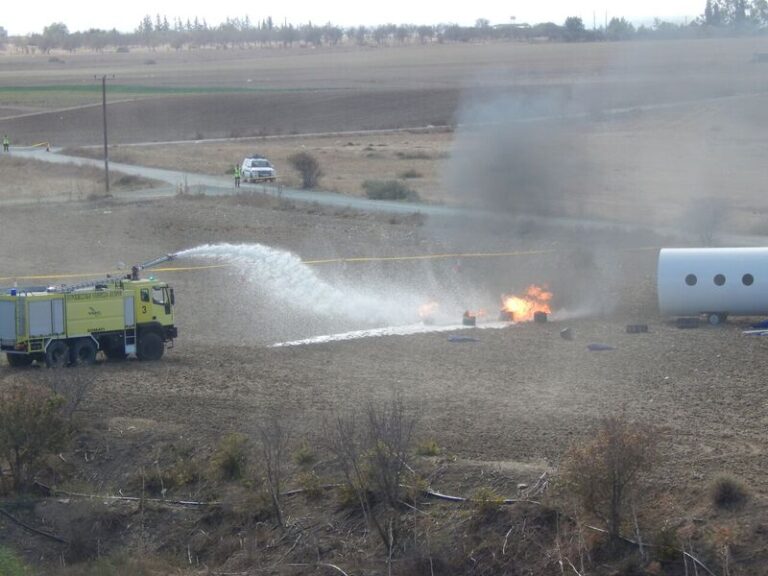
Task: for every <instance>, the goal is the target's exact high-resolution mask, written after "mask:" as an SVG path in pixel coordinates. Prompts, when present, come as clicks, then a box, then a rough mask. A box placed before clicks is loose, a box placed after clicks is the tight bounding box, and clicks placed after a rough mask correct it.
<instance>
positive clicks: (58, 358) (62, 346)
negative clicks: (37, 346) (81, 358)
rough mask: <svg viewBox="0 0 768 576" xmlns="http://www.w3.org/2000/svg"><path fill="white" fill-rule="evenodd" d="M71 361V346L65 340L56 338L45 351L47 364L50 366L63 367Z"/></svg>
mask: <svg viewBox="0 0 768 576" xmlns="http://www.w3.org/2000/svg"><path fill="white" fill-rule="evenodd" d="M68 362H69V347H68V346H67V344H66V343H65V342H64V341H63V340H54V341H53V342H51V343H50V344H49V345H48V349H47V350H46V351H45V365H46V366H48V368H61V367H62V366H66V365H67V363H68Z"/></svg>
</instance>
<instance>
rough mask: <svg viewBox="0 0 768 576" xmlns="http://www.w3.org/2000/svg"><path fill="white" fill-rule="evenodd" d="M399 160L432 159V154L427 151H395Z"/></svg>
mask: <svg viewBox="0 0 768 576" xmlns="http://www.w3.org/2000/svg"><path fill="white" fill-rule="evenodd" d="M396 155H397V157H398V158H400V159H401V160H432V156H431V155H430V154H429V153H427V152H421V151H416V152H396Z"/></svg>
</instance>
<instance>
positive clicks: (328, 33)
mask: <svg viewBox="0 0 768 576" xmlns="http://www.w3.org/2000/svg"><path fill="white" fill-rule="evenodd" d="M343 38H344V30H342V29H341V28H339V27H338V26H334V25H333V24H331V23H330V22H329V23H328V24H326V25H325V26H323V39H324V40H325V41H326V42H327V43H328V44H330V45H331V46H336V45H337V44H338V43H339V42H341V40H342V39H343Z"/></svg>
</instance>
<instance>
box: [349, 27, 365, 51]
mask: <svg viewBox="0 0 768 576" xmlns="http://www.w3.org/2000/svg"><path fill="white" fill-rule="evenodd" d="M349 36H350V37H354V39H355V43H356V44H357V45H358V46H364V45H365V42H366V40H367V39H368V28H366V27H365V26H358V27H357V28H355V29H354V30H352V31H350V33H349Z"/></svg>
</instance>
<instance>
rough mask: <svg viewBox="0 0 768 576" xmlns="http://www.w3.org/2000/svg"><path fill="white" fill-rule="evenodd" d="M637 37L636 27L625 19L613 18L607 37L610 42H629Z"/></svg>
mask: <svg viewBox="0 0 768 576" xmlns="http://www.w3.org/2000/svg"><path fill="white" fill-rule="evenodd" d="M634 35H635V27H634V26H633V25H632V23H631V22H627V21H626V20H625V19H624V18H620V19H619V18H611V21H610V22H609V23H608V28H606V30H605V36H606V38H607V39H608V40H629V39H630V38H632V37H633V36H634Z"/></svg>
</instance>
